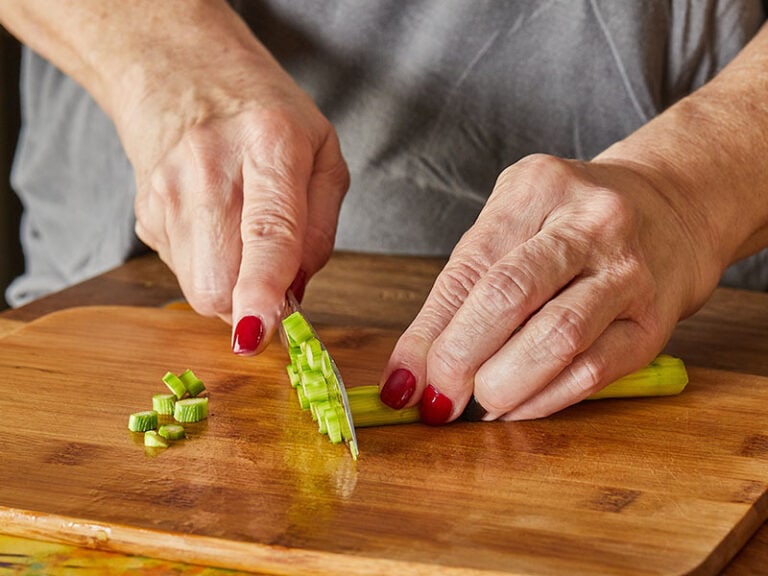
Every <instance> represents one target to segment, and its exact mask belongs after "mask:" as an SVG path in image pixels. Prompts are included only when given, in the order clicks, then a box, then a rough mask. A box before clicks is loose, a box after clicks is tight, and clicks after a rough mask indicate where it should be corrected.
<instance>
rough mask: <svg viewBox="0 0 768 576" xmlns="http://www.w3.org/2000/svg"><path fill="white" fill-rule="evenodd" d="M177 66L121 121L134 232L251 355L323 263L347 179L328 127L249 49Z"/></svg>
mask: <svg viewBox="0 0 768 576" xmlns="http://www.w3.org/2000/svg"><path fill="white" fill-rule="evenodd" d="M196 45H197V46H199V47H200V49H191V50H192V52H191V53H182V54H180V56H179V58H178V59H177V60H173V66H171V67H170V68H172V69H173V72H170V71H169V72H168V74H162V75H158V77H159V79H160V80H161V83H159V84H157V83H153V82H151V81H150V82H149V83H147V84H146V85H145V86H144V87H143V89H142V90H141V92H140V94H138V95H135V94H134V95H132V97H131V98H130V99H126V103H124V104H123V105H121V106H120V107H119V108H118V113H117V114H115V116H117V118H118V120H117V124H118V127H119V130H120V134H121V138H122V141H123V143H124V145H125V148H126V150H127V151H128V155H129V157H130V159H131V161H132V163H133V166H134V168H135V172H136V179H137V197H136V205H135V206H136V219H137V224H136V232H137V234H138V236H139V237H140V238H141V239H142V240H143V241H144V242H145V243H146V244H148V245H149V246H150V247H151V248H153V249H154V250H156V251H157V252H158V254H159V255H160V257H161V258H162V259H163V261H164V262H166V264H168V266H169V267H170V268H171V269H172V270H173V272H174V273H175V274H176V276H177V277H178V280H179V283H180V285H181V288H182V290H183V292H184V295H185V296H186V298H187V300H188V301H189V303H190V304H191V306H192V307H193V308H194V309H195V310H196V311H198V312H199V313H201V314H204V315H207V316H218V317H220V318H222V319H224V320H225V321H227V322H233V321H234V322H235V323H237V326H236V328H235V330H234V334H233V350H234V351H235V352H237V353H241V354H252V353H256V352H258V351H260V350H261V349H263V347H264V346H265V345H266V344H267V343H268V342H269V340H270V337H271V334H272V332H273V331H274V329H275V328H276V326H277V325H278V322H279V319H280V315H281V312H282V310H283V305H284V299H285V291H286V289H287V288H288V287H289V285H290V284H291V283H292V281H294V280H295V284H296V285H297V287H298V290H299V291H301V290H303V283H304V281H306V279H307V278H309V277H311V276H312V274H314V273H315V272H316V271H317V270H319V269H320V268H321V267H322V266H323V265H324V264H325V262H326V261H327V260H328V258H329V256H330V254H331V252H332V249H333V245H334V238H335V231H336V224H337V218H338V212H339V207H340V204H341V201H342V198H343V196H344V193H345V192H346V189H347V186H348V179H349V176H348V172H347V169H346V164H345V162H344V160H343V158H342V155H341V151H340V147H339V142H338V139H337V136H336V133H335V131H334V130H333V128H332V126H331V125H330V123H329V122H328V121H327V120H326V119H325V118H324V117H323V115H322V114H321V113H320V112H319V110H318V109H317V108H316V107H315V105H314V104H313V103H312V101H311V100H310V98H309V97H308V96H307V95H306V94H305V93H304V92H303V91H301V90H300V89H299V88H298V86H296V84H294V82H293V81H292V79H291V78H289V77H288V75H287V74H286V73H285V72H284V71H283V70H282V69H281V68H280V67H279V66H278V65H277V63H276V62H274V60H272V58H271V56H269V55H268V54H267V53H266V51H265V50H264V49H263V48H261V46H260V45H258V44H257V43H255V40H254V41H253V42H250V43H249V44H248V49H247V50H242V49H240V50H231V49H230V50H224V49H223V50H221V51H219V50H218V49H217V47H216V46H212V45H211V44H210V43H205V42H202V41H201V42H200V43H199V44H196Z"/></svg>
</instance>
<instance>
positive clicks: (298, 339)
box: [283, 312, 315, 346]
mask: <svg viewBox="0 0 768 576" xmlns="http://www.w3.org/2000/svg"><path fill="white" fill-rule="evenodd" d="M283 328H284V329H285V335H286V336H287V337H288V342H289V343H290V345H291V346H298V345H299V344H301V343H302V342H304V341H305V340H309V339H310V338H313V337H314V336H315V335H314V333H313V332H312V328H311V327H310V325H309V323H308V322H307V321H306V320H305V319H304V316H302V315H301V313H300V312H294V313H293V314H290V315H288V316H286V317H285V318H284V319H283Z"/></svg>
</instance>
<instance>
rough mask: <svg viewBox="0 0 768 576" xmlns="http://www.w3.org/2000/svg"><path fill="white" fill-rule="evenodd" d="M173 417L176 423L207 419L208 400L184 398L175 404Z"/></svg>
mask: <svg viewBox="0 0 768 576" xmlns="http://www.w3.org/2000/svg"><path fill="white" fill-rule="evenodd" d="M173 417H174V419H175V420H176V421H177V422H199V421H200V420H205V419H206V418H207V417H208V398H184V399H183V400H179V401H178V402H176V406H175V407H174V411H173Z"/></svg>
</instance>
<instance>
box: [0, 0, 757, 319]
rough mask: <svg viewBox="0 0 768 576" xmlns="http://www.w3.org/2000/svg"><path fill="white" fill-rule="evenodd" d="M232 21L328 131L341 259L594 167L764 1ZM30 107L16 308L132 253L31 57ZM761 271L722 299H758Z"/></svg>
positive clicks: (616, 2) (338, 10) (244, 6)
mask: <svg viewBox="0 0 768 576" xmlns="http://www.w3.org/2000/svg"><path fill="white" fill-rule="evenodd" d="M232 4H233V5H234V6H235V7H236V8H237V9H238V10H239V11H240V13H241V14H242V15H243V17H244V19H245V20H246V21H247V22H249V24H250V25H251V26H252V28H253V30H254V32H255V33H256V35H257V36H258V37H259V38H260V39H261V40H262V41H263V42H264V43H265V44H266V45H267V47H268V48H270V50H272V52H273V53H274V54H275V56H276V57H277V59H278V60H279V61H280V62H281V64H282V65H283V66H284V67H285V68H286V69H287V70H288V71H289V72H290V73H291V74H292V75H293V76H294V78H296V79H297V81H298V83H299V84H300V85H301V86H302V87H303V88H304V89H306V90H307V91H308V92H309V94H310V95H312V96H313V98H314V99H315V101H316V102H317V103H318V105H319V107H320V109H321V110H322V111H323V112H324V113H325V114H326V115H327V116H328V118H329V119H330V120H331V122H333V124H334V125H335V126H336V129H337V131H338V133H339V136H340V139H341V144H342V150H343V152H344V155H345V157H346V159H347V162H348V164H349V168H350V172H351V175H352V184H351V188H350V191H349V193H348V195H347V198H346V200H345V202H344V205H343V207H342V212H341V219H340V223H339V232H338V237H337V247H338V248H340V249H353V250H364V251H375V252H389V253H408V254H429V255H447V254H448V253H449V252H450V251H451V249H452V247H453V245H454V244H455V242H456V241H457V240H458V238H459V237H460V235H461V234H462V233H463V231H464V230H466V229H467V228H468V227H469V226H471V224H472V223H473V222H474V220H475V218H476V217H477V215H478V213H479V211H480V209H481V208H482V206H483V203H484V202H485V199H486V198H487V196H488V194H489V193H490V191H491V189H492V188H493V184H494V181H495V179H496V177H497V176H498V174H499V173H500V172H501V171H502V170H503V169H504V168H505V167H506V166H508V165H509V164H512V163H513V162H515V161H516V160H518V159H520V158H521V157H523V156H525V155H527V154H530V153H534V152H544V153H549V154H555V155H558V156H563V157H569V158H582V159H588V158H591V157H593V156H594V155H596V154H597V153H599V152H601V151H602V150H603V149H605V148H606V147H607V146H609V145H610V144H611V143H613V142H615V141H617V140H619V139H621V138H624V137H625V136H627V135H628V134H630V133H631V132H632V131H634V130H635V129H637V128H638V127H639V126H641V125H642V124H643V123H645V122H647V121H648V120H649V119H650V118H652V117H653V116H654V115H656V114H658V113H659V112H660V111H662V110H664V109H665V108H666V107H668V106H669V105H670V104H672V103H674V102H675V101H676V100H678V99H679V98H681V97H683V96H684V95H686V94H688V93H690V92H691V91H692V90H695V89H696V88H698V87H699V86H701V85H702V84H703V83H705V82H706V81H707V80H708V79H710V78H711V77H712V76H713V75H714V74H716V73H717V71H718V70H720V69H721V68H722V67H723V66H724V65H725V64H726V63H727V62H728V61H729V60H730V59H731V58H733V56H734V55H735V54H736V53H737V52H738V51H739V50H740V49H741V48H742V47H743V46H744V44H745V43H746V42H747V41H748V40H749V39H750V38H751V37H752V36H753V35H754V34H755V32H756V31H757V29H758V28H759V26H760V25H761V24H762V22H763V20H764V18H765V17H764V14H763V11H762V7H761V3H760V1H759V0H687V1H686V0H646V1H645V2H637V1H635V0H548V1H540V2H532V1H530V0H509V1H501V0H498V1H494V0H422V1H419V2H398V1H394V0H392V1H376V2H369V1H360V0H327V1H324V2H316V1H314V0H271V1H268V2H250V1H247V0H241V1H233V2H232ZM22 95H23V100H22V114H23V130H22V135H21V140H20V145H19V148H18V154H17V158H16V162H15V166H14V171H13V179H12V183H13V186H14V188H15V189H16V191H17V192H18V194H19V196H20V197H21V199H22V202H23V204H24V208H25V213H24V216H23V223H22V242H23V246H24V250H25V256H26V261H27V270H26V272H25V274H24V275H23V276H22V277H20V278H19V279H17V280H16V281H15V282H14V283H13V284H12V285H11V287H10V288H9V290H8V293H7V298H8V300H9V302H11V303H12V304H13V305H19V304H21V303H23V302H25V301H28V300H30V299H32V298H35V297H38V296H40V295H42V294H44V293H46V292H48V291H51V290H55V289H58V288H61V287H63V286H66V285H68V284H71V283H73V282H75V281H78V280H81V279H83V278H86V277H88V276H92V275H94V274H98V273H100V272H102V271H104V270H106V269H108V268H110V267H113V266H115V265H117V264H119V263H120V262H122V261H124V260H125V259H126V258H127V257H129V256H130V255H131V254H132V253H133V252H135V251H136V250H139V249H141V243H140V242H138V240H137V239H136V238H135V236H134V233H133V224H134V216H133V197H134V194H135V187H134V182H133V175H132V171H131V167H130V164H129V162H128V161H127V159H126V158H125V154H124V153H123V150H122V148H121V145H120V143H119V141H118V139H117V135H116V133H115V130H114V127H113V126H112V124H111V122H110V121H109V120H108V118H107V117H106V116H105V115H104V113H103V112H102V111H101V110H100V109H99V108H98V107H97V106H96V105H95V103H94V102H93V101H92V100H91V99H90V98H89V97H88V96H87V94H85V92H84V91H83V90H82V89H81V88H80V87H79V86H78V85H77V84H76V83H74V82H73V81H72V80H70V79H69V78H67V77H66V76H64V75H63V74H61V73H60V72H59V71H58V70H57V69H56V68H54V67H53V66H51V65H50V64H49V63H47V62H46V61H44V60H43V59H41V58H39V57H38V56H36V55H35V54H33V53H32V52H30V51H27V52H25V54H24V61H23V77H22ZM763 260H766V257H765V256H764V255H763V254H760V255H757V256H756V257H754V258H751V259H749V260H748V261H745V262H743V263H741V264H740V265H739V267H738V268H732V269H731V270H729V271H728V273H727V274H726V277H725V279H726V281H727V282H729V283H732V284H738V285H742V286H746V287H752V288H760V289H765V288H768V263H766V265H765V266H763V265H762V262H763Z"/></svg>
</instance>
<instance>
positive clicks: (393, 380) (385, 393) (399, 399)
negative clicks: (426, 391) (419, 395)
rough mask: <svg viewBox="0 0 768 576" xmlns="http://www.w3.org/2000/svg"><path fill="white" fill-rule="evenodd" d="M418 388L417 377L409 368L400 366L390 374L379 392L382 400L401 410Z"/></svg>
mask: <svg viewBox="0 0 768 576" xmlns="http://www.w3.org/2000/svg"><path fill="white" fill-rule="evenodd" d="M415 390H416V378H415V377H414V376H413V374H411V372H410V371H409V370H406V369H405V368H398V369H397V370H395V371H394V372H392V374H390V375H389V378H387V381H386V382H385V383H384V386H382V388H381V393H380V394H379V396H380V398H381V401H382V402H384V404H386V405H387V406H389V407H390V408H395V409H397V410H399V409H400V408H402V407H403V406H405V405H406V403H407V402H408V400H410V398H411V396H413V392H414V391H415Z"/></svg>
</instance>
